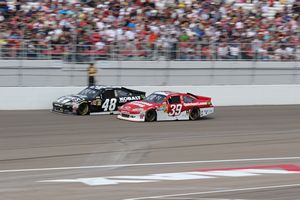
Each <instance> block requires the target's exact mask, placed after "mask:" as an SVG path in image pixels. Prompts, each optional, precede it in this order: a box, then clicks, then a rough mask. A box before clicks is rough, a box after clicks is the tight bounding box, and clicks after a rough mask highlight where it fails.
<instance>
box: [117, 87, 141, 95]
mask: <svg viewBox="0 0 300 200" xmlns="http://www.w3.org/2000/svg"><path fill="white" fill-rule="evenodd" d="M121 88H122V89H123V90H127V91H128V92H133V93H140V94H144V95H145V94H146V92H143V91H139V90H132V89H129V88H126V87H121Z"/></svg>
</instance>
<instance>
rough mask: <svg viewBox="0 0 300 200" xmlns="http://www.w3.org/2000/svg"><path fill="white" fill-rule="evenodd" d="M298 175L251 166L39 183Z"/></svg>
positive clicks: (296, 170) (290, 168)
mask: <svg viewBox="0 0 300 200" xmlns="http://www.w3.org/2000/svg"><path fill="white" fill-rule="evenodd" d="M286 174H300V166H297V165H286V164H284V165H271V166H253V167H244V168H221V169H205V170H202V169H200V170H193V171H189V172H178V173H159V174H149V175H140V176H129V175H125V176H110V177H92V178H77V179H58V180H44V181H40V182H50V183H83V184H86V185H90V186H101V185H117V184H122V183H147V182H159V181H183V180H201V179H213V178H222V177H251V176H263V175H286Z"/></svg>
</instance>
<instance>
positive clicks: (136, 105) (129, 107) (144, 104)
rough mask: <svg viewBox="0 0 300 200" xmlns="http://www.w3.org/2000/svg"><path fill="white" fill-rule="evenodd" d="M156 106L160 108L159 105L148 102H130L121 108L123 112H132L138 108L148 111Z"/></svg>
mask: <svg viewBox="0 0 300 200" xmlns="http://www.w3.org/2000/svg"><path fill="white" fill-rule="evenodd" d="M156 106H158V104H155V103H149V102H146V101H132V102H129V103H126V104H125V105H123V106H122V107H121V110H124V111H130V110H133V109H136V108H142V109H144V110H148V109H150V108H154V107H156Z"/></svg>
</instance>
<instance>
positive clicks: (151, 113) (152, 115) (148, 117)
mask: <svg viewBox="0 0 300 200" xmlns="http://www.w3.org/2000/svg"><path fill="white" fill-rule="evenodd" d="M145 121H146V122H154V121H156V111H155V110H148V111H147V112H146V114H145Z"/></svg>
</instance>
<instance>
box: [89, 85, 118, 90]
mask: <svg viewBox="0 0 300 200" xmlns="http://www.w3.org/2000/svg"><path fill="white" fill-rule="evenodd" d="M88 88H91V89H95V90H101V89H105V90H107V89H120V88H121V87H116V86H107V85H95V86H89V87H88Z"/></svg>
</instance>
